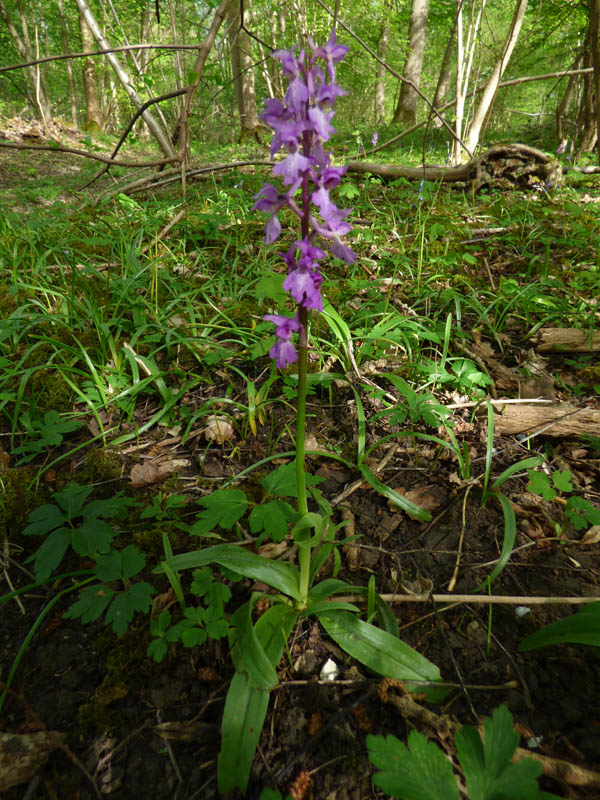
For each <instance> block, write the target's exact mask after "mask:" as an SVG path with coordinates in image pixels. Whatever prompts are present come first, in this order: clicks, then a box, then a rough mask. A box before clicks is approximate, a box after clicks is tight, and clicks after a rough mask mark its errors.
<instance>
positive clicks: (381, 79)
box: [375, 0, 391, 125]
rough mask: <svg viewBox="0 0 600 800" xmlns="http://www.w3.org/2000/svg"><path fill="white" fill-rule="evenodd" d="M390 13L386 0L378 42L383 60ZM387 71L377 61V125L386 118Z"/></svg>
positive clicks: (385, 0)
mask: <svg viewBox="0 0 600 800" xmlns="http://www.w3.org/2000/svg"><path fill="white" fill-rule="evenodd" d="M390 13H391V8H390V3H389V0H384V3H383V9H382V16H381V25H380V28H379V41H378V42H377V55H378V56H379V58H380V59H381V60H382V61H385V60H386V56H387V49H388V43H389V39H390ZM385 71H386V70H385V67H384V65H383V64H381V63H380V62H379V61H377V62H376V67H375V74H376V81H375V125H381V123H382V122H384V120H385Z"/></svg>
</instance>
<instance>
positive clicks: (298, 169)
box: [273, 151, 310, 185]
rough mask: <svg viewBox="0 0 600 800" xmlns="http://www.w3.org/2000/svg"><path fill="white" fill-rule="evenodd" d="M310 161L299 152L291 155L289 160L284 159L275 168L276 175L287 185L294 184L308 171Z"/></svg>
mask: <svg viewBox="0 0 600 800" xmlns="http://www.w3.org/2000/svg"><path fill="white" fill-rule="evenodd" d="M309 166H310V161H309V160H308V158H305V157H304V156H303V155H302V154H301V153H300V152H299V151H297V152H295V153H290V155H289V156H288V157H287V158H284V160H283V161H281V162H280V163H279V164H276V165H275V166H274V167H273V174H274V175H281V177H282V178H283V182H284V183H285V184H288V185H289V184H292V183H294V181H296V180H297V179H298V178H299V177H300V176H301V175H302V174H303V173H304V172H306V171H307V170H308V168H309Z"/></svg>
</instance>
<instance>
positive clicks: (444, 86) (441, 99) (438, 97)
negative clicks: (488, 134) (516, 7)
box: [432, 18, 458, 128]
mask: <svg viewBox="0 0 600 800" xmlns="http://www.w3.org/2000/svg"><path fill="white" fill-rule="evenodd" d="M457 22H458V18H457V19H456V20H455V23H454V26H453V28H452V32H451V33H450V36H449V37H448V42H447V44H446V49H445V51H444V57H443V58H442V66H441V67H440V75H439V78H438V82H437V86H436V87H435V95H434V97H433V107H434V108H435V110H436V111H437V110H438V108H439V106H443V105H444V104H445V103H446V97H447V95H448V89H449V88H450V77H451V75H452V63H451V62H452V52H453V50H454V46H455V43H456V27H457ZM432 116H433V125H434V127H435V128H441V127H442V125H443V124H444V123H443V122H442V120H441V119H440V117H444V113H443V112H441V113H439V116H438V115H436V114H433V115H432Z"/></svg>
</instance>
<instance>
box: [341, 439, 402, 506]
mask: <svg viewBox="0 0 600 800" xmlns="http://www.w3.org/2000/svg"><path fill="white" fill-rule="evenodd" d="M397 449H398V445H397V444H393V445H391V447H389V448H388V450H387V452H386V454H385V455H384V457H383V458H382V459H381V461H380V462H379V464H377V466H376V467H375V469H374V470H373V472H374V473H375V474H376V475H377V473H378V472H381V470H382V469H383V468H384V467H385V466H386V464H387V463H388V461H389V460H390V459H391V458H392V456H393V455H394V453H395V452H396V450H397ZM363 483H365V479H364V478H359V479H358V480H356V481H354V482H353V483H351V484H350V485H349V486H346V488H345V489H344V491H343V492H341V493H340V494H338V495H337V497H334V498H333V500H332V501H331V506H332V507H333V506H337V505H339V504H340V503H341V502H342V501H344V500H346V499H347V498H348V497H350V495H351V494H354V492H355V491H356V490H357V489H359V488H360V487H361V486H362V484H363Z"/></svg>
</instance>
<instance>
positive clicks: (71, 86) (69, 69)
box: [57, 0, 77, 127]
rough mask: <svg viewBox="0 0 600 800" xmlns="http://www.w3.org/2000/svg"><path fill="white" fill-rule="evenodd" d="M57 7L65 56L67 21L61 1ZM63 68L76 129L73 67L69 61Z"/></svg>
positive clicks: (66, 52) (59, 0) (66, 50)
mask: <svg viewBox="0 0 600 800" xmlns="http://www.w3.org/2000/svg"><path fill="white" fill-rule="evenodd" d="M57 5H58V16H59V17H60V35H61V39H62V49H63V53H64V54H65V55H68V54H69V53H70V52H71V47H70V45H69V32H68V28H67V20H66V18H65V9H64V6H63V0H57ZM65 66H66V68H67V78H68V80H69V98H70V100H71V119H72V120H73V125H74V126H75V127H77V97H76V95H75V80H74V78H73V66H72V64H71V61H70V59H67V60H66V61H65Z"/></svg>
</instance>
